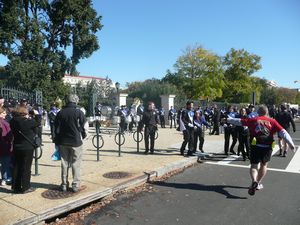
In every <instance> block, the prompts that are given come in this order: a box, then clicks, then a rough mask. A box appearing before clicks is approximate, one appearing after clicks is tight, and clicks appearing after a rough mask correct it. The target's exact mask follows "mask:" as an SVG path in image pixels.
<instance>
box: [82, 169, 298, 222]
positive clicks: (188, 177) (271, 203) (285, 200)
mask: <svg viewBox="0 0 300 225" xmlns="http://www.w3.org/2000/svg"><path fill="white" fill-rule="evenodd" d="M151 185H152V187H153V189H152V190H153V192H151V193H149V192H144V193H140V194H137V195H125V196H122V197H120V198H119V199H118V200H117V201H115V202H113V203H112V204H109V205H108V206H107V207H105V208H104V209H101V210H99V211H97V212H94V213H92V214H90V215H89V216H87V217H85V219H84V221H82V222H83V223H82V224H86V225H89V224H101V225H109V224H115V225H118V224H122V225H124V224H130V225H140V224H149V225H157V224H161V225H174V224H178V225H194V224H201V225H220V224H222V225H241V224H243V225H253V224H255V225H266V224H270V225H271V224H272V225H299V221H300V189H299V188H298V187H299V185H300V179H299V174H292V173H290V174H286V173H283V172H276V171H270V172H269V173H268V174H267V176H266V179H265V181H264V186H265V188H264V189H263V190H260V191H257V192H256V194H255V195H254V196H249V195H248V193H247V187H248V186H249V175H248V169H247V168H236V167H229V166H220V165H217V164H199V165H197V166H195V167H192V168H189V169H187V170H185V171H184V172H183V173H181V174H179V175H176V176H173V177H171V178H169V179H168V180H166V181H164V182H154V183H152V184H151Z"/></svg>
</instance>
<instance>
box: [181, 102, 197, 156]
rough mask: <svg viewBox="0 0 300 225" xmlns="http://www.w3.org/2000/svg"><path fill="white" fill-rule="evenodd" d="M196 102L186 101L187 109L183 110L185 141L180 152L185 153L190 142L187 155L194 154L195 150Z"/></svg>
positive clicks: (182, 119)
mask: <svg viewBox="0 0 300 225" xmlns="http://www.w3.org/2000/svg"><path fill="white" fill-rule="evenodd" d="M193 107H194V103H193V102H191V101H188V102H187V103H186V109H185V110H183V111H182V112H181V121H182V123H183V124H184V127H183V142H182V145H181V148H180V154H181V155H184V150H185V147H186V145H187V144H188V148H189V150H188V152H187V156H192V155H193V152H194V123H193V122H194V109H193Z"/></svg>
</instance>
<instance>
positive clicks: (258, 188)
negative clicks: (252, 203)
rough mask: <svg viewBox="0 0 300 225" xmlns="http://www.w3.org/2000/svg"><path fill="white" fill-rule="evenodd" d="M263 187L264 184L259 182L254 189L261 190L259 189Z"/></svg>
mask: <svg viewBox="0 0 300 225" xmlns="http://www.w3.org/2000/svg"><path fill="white" fill-rule="evenodd" d="M263 188H264V185H263V184H261V183H259V184H258V185H257V188H256V190H261V189H263Z"/></svg>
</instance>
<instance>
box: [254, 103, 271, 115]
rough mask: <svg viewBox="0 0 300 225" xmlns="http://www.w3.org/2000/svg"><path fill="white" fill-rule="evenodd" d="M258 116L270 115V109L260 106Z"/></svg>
mask: <svg viewBox="0 0 300 225" xmlns="http://www.w3.org/2000/svg"><path fill="white" fill-rule="evenodd" d="M257 114H258V115H259V116H266V115H269V110H268V107H267V106H265V105H260V106H259V107H258V110H257Z"/></svg>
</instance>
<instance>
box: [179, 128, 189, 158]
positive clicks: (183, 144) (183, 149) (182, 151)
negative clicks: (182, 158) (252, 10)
mask: <svg viewBox="0 0 300 225" xmlns="http://www.w3.org/2000/svg"><path fill="white" fill-rule="evenodd" d="M188 141H189V135H188V131H187V130H184V131H183V142H182V145H181V148H180V154H181V155H183V154H184V151H185V148H186V145H187V143H188Z"/></svg>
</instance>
